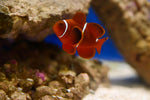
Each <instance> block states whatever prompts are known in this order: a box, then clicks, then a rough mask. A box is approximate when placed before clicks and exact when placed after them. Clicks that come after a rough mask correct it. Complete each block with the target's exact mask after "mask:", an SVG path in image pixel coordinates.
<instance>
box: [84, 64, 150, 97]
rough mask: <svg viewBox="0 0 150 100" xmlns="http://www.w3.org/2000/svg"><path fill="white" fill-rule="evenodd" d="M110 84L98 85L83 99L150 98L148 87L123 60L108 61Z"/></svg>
mask: <svg viewBox="0 0 150 100" xmlns="http://www.w3.org/2000/svg"><path fill="white" fill-rule="evenodd" d="M104 64H106V65H108V66H109V67H110V66H111V67H110V72H109V78H110V82H111V83H110V86H105V85H100V86H99V88H98V89H97V90H96V91H95V93H90V94H89V95H87V96H86V97H85V98H84V99H83V100H150V87H146V86H144V84H143V83H142V82H140V80H139V79H138V77H137V75H136V72H135V71H134V70H133V69H132V68H131V67H130V66H129V65H128V64H126V63H124V62H110V61H109V62H108V61H104Z"/></svg>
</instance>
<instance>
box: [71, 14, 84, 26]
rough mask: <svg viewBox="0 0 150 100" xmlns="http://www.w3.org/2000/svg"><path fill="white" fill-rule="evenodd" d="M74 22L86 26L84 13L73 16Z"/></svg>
mask: <svg viewBox="0 0 150 100" xmlns="http://www.w3.org/2000/svg"><path fill="white" fill-rule="evenodd" d="M73 20H74V21H76V22H77V23H79V24H81V25H84V24H85V23H86V15H85V14H84V13H83V12H77V13H76V14H75V15H74V16H73Z"/></svg>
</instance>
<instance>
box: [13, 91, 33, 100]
mask: <svg viewBox="0 0 150 100" xmlns="http://www.w3.org/2000/svg"><path fill="white" fill-rule="evenodd" d="M10 97H11V100H31V97H30V96H29V94H26V93H23V92H21V91H15V92H14V93H12V94H11V96H10Z"/></svg>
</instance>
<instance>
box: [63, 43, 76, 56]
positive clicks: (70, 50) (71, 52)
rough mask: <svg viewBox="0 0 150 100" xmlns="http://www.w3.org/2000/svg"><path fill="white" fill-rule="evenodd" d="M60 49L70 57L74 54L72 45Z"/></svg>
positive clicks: (64, 45) (65, 45)
mask: <svg viewBox="0 0 150 100" xmlns="http://www.w3.org/2000/svg"><path fill="white" fill-rule="evenodd" d="M62 48H63V50H64V51H66V52H67V53H69V54H70V55H73V54H75V53H76V48H75V46H73V45H69V44H63V45H62Z"/></svg>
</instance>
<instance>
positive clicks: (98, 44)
mask: <svg viewBox="0 0 150 100" xmlns="http://www.w3.org/2000/svg"><path fill="white" fill-rule="evenodd" d="M106 40H108V37H105V38H102V39H98V41H97V43H96V50H97V52H98V54H100V52H101V47H102V45H103V44H104V42H105V41H106Z"/></svg>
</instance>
